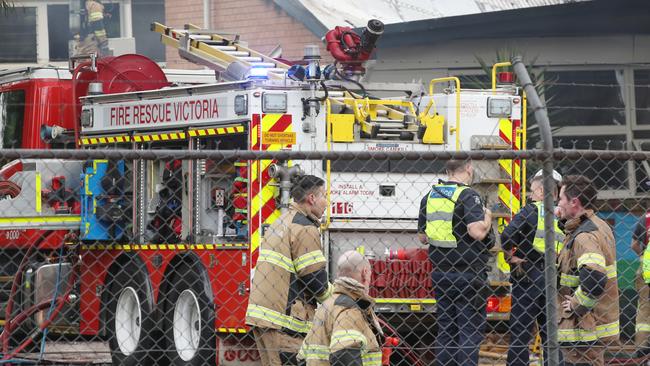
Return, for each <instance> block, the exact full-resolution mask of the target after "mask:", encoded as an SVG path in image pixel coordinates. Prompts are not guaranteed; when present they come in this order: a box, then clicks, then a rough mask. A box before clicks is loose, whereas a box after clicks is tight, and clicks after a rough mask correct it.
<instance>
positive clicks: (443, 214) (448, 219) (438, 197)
mask: <svg viewBox="0 0 650 366" xmlns="http://www.w3.org/2000/svg"><path fill="white" fill-rule="evenodd" d="M467 188H468V187H465V186H456V185H447V184H438V185H435V186H433V188H432V189H431V192H430V193H429V198H427V211H426V213H427V225H426V228H425V233H426V234H427V237H428V238H429V245H431V246H434V247H439V248H456V247H457V246H458V243H456V237H454V230H453V229H454V228H453V226H452V220H453V217H454V208H455V206H456V202H457V201H458V197H459V196H460V194H461V193H462V192H463V191H464V190H465V189H467Z"/></svg>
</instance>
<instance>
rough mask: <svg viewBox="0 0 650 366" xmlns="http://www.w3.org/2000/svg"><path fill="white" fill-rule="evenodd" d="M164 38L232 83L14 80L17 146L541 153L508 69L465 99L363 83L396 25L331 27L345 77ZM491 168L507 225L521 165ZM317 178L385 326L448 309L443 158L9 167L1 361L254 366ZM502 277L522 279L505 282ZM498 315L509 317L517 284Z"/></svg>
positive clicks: (40, 162)
mask: <svg viewBox="0 0 650 366" xmlns="http://www.w3.org/2000/svg"><path fill="white" fill-rule="evenodd" d="M153 29H154V30H155V31H157V32H159V33H160V34H161V37H162V40H163V41H164V42H165V43H166V44H168V45H170V46H173V47H176V48H178V49H179V52H180V54H181V55H182V56H183V57H185V58H187V59H189V60H192V61H195V62H197V63H201V64H203V65H207V66H209V67H211V68H214V69H215V70H217V71H218V72H217V74H216V77H217V79H215V80H214V82H213V83H186V84H184V85H179V83H172V82H170V78H168V76H167V75H166V73H165V72H164V71H163V70H161V69H160V68H159V67H158V66H157V65H156V64H155V63H153V62H152V61H150V60H148V59H146V58H144V57H142V56H137V55H125V56H118V57H110V58H102V59H95V58H91V59H88V60H76V61H75V62H74V65H73V66H74V67H71V70H72V71H65V70H57V69H53V68H34V69H23V70H14V71H7V72H3V73H0V128H1V129H2V144H3V145H2V147H3V148H50V147H58V148H79V149H87V150H114V149H119V151H121V152H124V151H128V150H131V151H146V150H164V151H165V152H169V151H170V150H171V151H210V150H253V151H280V150H289V151H353V152H357V151H358V152H363V151H403V152H430V151H456V150H486V149H492V150H494V149H520V148H522V144H523V141H524V140H525V134H524V133H523V131H525V113H524V111H523V106H524V105H525V100H524V99H523V97H522V95H521V92H520V90H519V88H517V87H516V86H515V85H514V84H513V83H512V80H511V78H510V77H509V74H507V73H503V74H502V76H501V78H500V79H499V78H496V77H495V79H494V87H493V88H492V89H487V90H471V89H461V85H460V81H459V79H458V78H454V77H449V78H443V79H434V80H431V82H430V84H429V85H428V89H424V88H423V86H422V85H420V84H417V83H416V84H414V83H403V84H399V83H390V84H388V83H372V82H366V81H364V80H363V72H364V69H363V62H364V61H366V60H367V59H368V58H369V57H370V54H371V52H372V49H373V48H374V42H375V41H376V38H377V37H378V36H379V35H380V34H381V31H382V25H381V23H379V22H376V21H374V22H371V23H369V25H368V28H366V30H365V31H364V32H363V34H362V35H356V33H354V32H352V30H350V29H344V28H337V29H335V30H333V31H332V32H331V33H329V34H328V36H327V37H326V40H327V42H328V50H329V51H330V52H331V53H332V55H333V56H334V57H335V59H336V60H337V61H338V62H337V64H335V65H332V66H327V67H321V65H320V64H319V62H320V57H319V54H318V47H315V46H308V47H307V48H306V55H305V60H304V62H303V63H297V64H294V65H289V64H287V63H285V62H283V61H278V60H275V59H272V58H269V57H267V56H265V55H262V54H260V53H257V52H255V51H253V50H250V49H248V48H246V47H243V46H242V45H241V44H239V43H238V40H237V39H236V38H235V39H233V38H227V37H223V36H220V35H216V34H211V33H207V32H203V31H201V30H198V29H196V28H192V27H189V28H187V29H182V30H178V29H172V28H169V27H166V26H163V25H161V24H157V23H156V24H154V25H153ZM501 66H506V65H500V64H498V65H495V74H496V70H497V68H498V67H501ZM213 75H214V74H213ZM497 79H499V80H497ZM439 85H442V86H443V88H441V89H443V90H441V91H440V92H436V86H439ZM380 93H381V94H382V95H394V97H390V98H378V97H376V96H375V95H379V94H380ZM476 171H477V173H478V174H477V176H478V177H477V179H478V180H477V182H476V186H477V187H478V189H479V190H480V191H481V192H482V194H483V195H484V196H485V197H486V198H487V199H488V202H489V203H490V205H491V206H492V207H497V209H496V210H493V211H496V213H495V216H498V217H501V218H503V219H507V218H509V217H511V215H512V214H513V213H514V212H516V211H517V210H518V208H519V206H520V205H521V199H522V193H523V192H522V189H523V188H522V187H523V186H524V182H523V180H522V177H524V176H525V172H524V167H523V165H522V162H520V161H517V160H501V161H498V162H494V161H493V162H489V161H485V162H477V163H476ZM300 173H307V174H315V175H318V176H322V177H323V178H325V179H326V181H327V184H328V197H327V198H328V200H329V202H330V203H331V205H330V206H331V207H330V210H328V212H327V214H326V218H325V219H324V222H323V226H322V228H323V249H324V251H325V253H326V255H327V256H328V258H329V259H330V264H331V263H336V261H337V258H338V256H339V255H340V254H341V253H343V252H344V251H346V250H349V249H357V250H360V251H362V252H364V253H365V254H366V255H367V256H369V257H370V258H371V259H372V260H373V270H374V279H373V284H372V289H371V291H372V294H373V295H374V296H375V297H377V303H378V306H377V311H378V312H379V313H380V314H381V315H382V317H383V318H384V319H386V320H387V323H391V322H392V323H397V324H404V319H405V317H409V318H411V319H413V317H421V318H422V319H425V318H426V316H428V315H431V314H433V313H434V312H435V298H434V296H433V294H434V289H432V288H431V284H430V281H428V278H429V277H428V272H429V271H430V268H429V267H428V266H429V265H428V261H427V260H426V256H422V255H421V254H422V249H419V244H418V243H417V237H416V234H415V231H416V222H417V209H418V204H419V200H420V198H421V197H422V195H424V194H425V193H426V192H427V191H428V189H429V186H430V184H431V183H432V182H435V181H436V179H437V178H438V177H440V176H441V173H442V169H441V166H440V164H439V162H438V163H436V162H423V161H414V160H407V159H405V160H403V161H354V160H352V161H343V160H341V161H331V162H330V161H327V162H323V161H309V160H305V161H293V162H292V161H275V160H236V161H230V160H223V161H212V160H205V159H184V160H183V159H175V158H174V156H173V154H169V155H168V158H167V159H163V160H142V159H126V158H124V159H96V160H88V161H78V160H63V159H19V160H16V161H12V162H10V163H8V164H7V165H5V166H4V167H3V168H2V169H0V176H1V179H2V181H1V182H0V193H1V194H2V195H3V197H4V198H5V199H3V200H0V211H1V212H2V213H3V214H2V216H1V217H0V247H1V248H2V251H0V253H1V254H0V255H2V256H3V263H7V264H6V265H4V266H3V267H2V269H3V271H4V273H3V274H2V276H0V281H2V283H3V284H4V285H6V286H3V287H2V288H3V292H1V293H0V295H1V296H2V298H1V299H0V300H1V301H3V302H4V303H5V305H6V306H5V310H6V311H5V314H4V332H3V336H2V337H1V339H2V343H3V348H4V352H3V353H4V354H5V356H6V357H11V356H12V355H15V354H16V353H17V352H20V351H22V350H23V349H24V348H25V347H27V346H28V345H29V343H30V342H33V341H34V340H37V339H38V337H36V336H34V335H40V334H42V333H41V332H42V330H43V329H45V328H47V329H48V331H50V332H66V333H77V334H82V335H89V336H93V335H100V336H102V337H105V338H106V339H107V340H108V342H109V345H110V350H111V355H112V358H113V361H114V362H115V363H119V364H141V363H156V362H160V359H161V358H163V357H164V358H165V359H166V360H169V361H170V362H171V363H173V364H201V365H203V364H215V363H216V364H256V363H257V362H258V356H257V354H256V353H255V352H254V347H252V343H250V342H249V341H250V337H248V336H247V330H248V328H247V327H246V325H245V324H244V315H245V312H246V306H247V299H248V291H249V281H250V277H251V275H252V273H253V272H254V267H255V262H256V259H257V255H258V251H259V248H260V244H261V241H262V236H263V234H264V230H265V228H266V227H268V225H269V224H270V223H271V222H273V220H275V219H276V218H277V217H278V216H279V215H280V213H281V210H282V209H283V208H285V207H287V205H288V203H289V194H288V192H289V189H290V184H291V177H292V176H293V175H295V174H300ZM496 267H497V266H496V265H495V268H496ZM330 272H331V275H332V276H334V275H335V274H336V273H335V269H334V268H333V266H332V265H330ZM491 281H492V284H493V285H494V287H495V288H501V289H504V288H507V286H508V284H507V282H505V281H503V278H502V277H500V275H499V273H498V272H497V271H496V270H495V271H494V272H493V274H492V277H491ZM497 294H498V295H497ZM52 298H54V301H52ZM52 304H54V305H52ZM488 310H489V312H490V317H491V318H492V319H495V320H504V319H507V313H508V311H509V308H508V299H507V290H505V291H498V292H496V293H495V295H494V296H492V297H491V298H490V299H489V301H488ZM420 324H425V323H420ZM400 328H402V327H400ZM34 330H40V331H41V332H35V331H34ZM410 330H411V331H412V330H413V328H411V329H410ZM26 334H30V335H31V338H30V337H24V335H26ZM247 340H248V341H247ZM247 342H248V343H247ZM242 345H248V346H249V347H248V348H246V347H243V348H242ZM247 349H248V351H247Z"/></svg>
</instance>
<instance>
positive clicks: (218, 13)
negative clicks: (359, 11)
mask: <svg viewBox="0 0 650 366" xmlns="http://www.w3.org/2000/svg"><path fill="white" fill-rule="evenodd" d="M165 15H166V17H167V18H166V19H167V25H168V26H172V27H182V26H183V24H185V23H190V22H192V23H194V24H196V25H199V26H203V1H202V0H184V1H178V0H167V1H166V4H165ZM212 29H217V30H219V31H222V32H230V33H237V34H239V35H240V39H241V40H242V41H245V42H248V47H249V48H251V49H254V50H256V51H259V52H261V53H265V54H267V53H268V52H270V51H271V50H272V49H273V48H274V47H275V46H276V45H278V44H279V45H281V46H282V50H283V52H282V57H283V58H285V59H288V60H297V59H301V58H302V55H303V49H304V46H305V45H306V44H318V45H319V46H320V48H321V55H325V53H326V52H327V51H326V50H325V47H324V45H323V44H322V42H321V41H320V39H318V37H316V36H315V35H314V34H313V33H311V32H310V31H309V30H308V29H307V28H306V27H305V26H304V25H303V24H302V23H300V22H299V21H297V20H295V19H294V18H292V17H290V16H289V15H288V14H287V13H286V12H285V11H284V10H282V9H281V8H280V7H278V6H276V5H275V4H274V3H273V1H272V0H213V1H212ZM166 57H167V67H170V68H190V67H192V66H193V65H192V64H191V63H189V62H187V61H184V60H182V59H181V58H180V57H179V56H178V52H177V51H176V50H174V49H172V48H170V47H167V51H166ZM325 59H326V60H329V59H330V58H329V57H328V58H325Z"/></svg>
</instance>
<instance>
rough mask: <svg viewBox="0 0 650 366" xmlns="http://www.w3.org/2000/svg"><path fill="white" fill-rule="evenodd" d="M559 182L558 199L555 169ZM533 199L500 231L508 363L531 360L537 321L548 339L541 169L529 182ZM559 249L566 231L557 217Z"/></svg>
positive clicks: (555, 197)
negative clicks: (506, 270)
mask: <svg viewBox="0 0 650 366" xmlns="http://www.w3.org/2000/svg"><path fill="white" fill-rule="evenodd" d="M553 179H554V180H555V182H556V186H555V189H554V191H553V198H554V200H555V201H557V195H558V186H559V184H560V182H561V181H562V176H561V175H560V173H558V172H556V171H555V170H554V171H553ZM530 198H531V201H532V203H530V204H528V205H526V206H524V207H523V208H522V209H521V210H520V211H519V212H518V213H517V214H516V215H515V216H514V217H513V218H512V220H511V221H510V224H509V225H508V226H507V227H506V228H505V229H504V230H503V233H502V234H501V245H502V246H503V249H505V252H506V258H508V262H509V263H510V266H511V272H510V278H511V283H512V309H511V311H510V347H509V349H508V360H507V364H508V365H511V366H512V365H526V366H528V365H529V363H530V360H529V359H530V354H529V352H528V345H529V344H530V342H531V340H532V338H533V331H534V329H535V322H537V325H538V328H539V331H540V334H541V337H542V342H543V344H547V343H546V339H547V337H546V313H545V310H544V309H545V306H546V296H545V291H546V289H545V286H544V247H545V245H544V236H545V235H544V203H543V202H542V201H543V199H544V185H543V177H542V171H541V170H540V171H539V172H537V174H535V176H534V177H533V178H532V179H531V182H530ZM554 228H555V238H556V249H557V251H559V249H560V248H561V244H562V241H563V240H564V234H563V233H562V231H561V230H560V228H559V227H558V225H557V220H556V221H555V225H554Z"/></svg>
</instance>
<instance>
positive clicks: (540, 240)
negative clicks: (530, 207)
mask: <svg viewBox="0 0 650 366" xmlns="http://www.w3.org/2000/svg"><path fill="white" fill-rule="evenodd" d="M534 205H535V206H537V230H536V231H535V239H533V248H534V249H535V250H536V251H538V252H540V253H544V248H545V247H546V244H545V243H544V238H545V236H546V235H545V232H546V231H545V230H544V203H543V202H541V201H539V202H535V203H534ZM553 229H554V231H555V252H556V253H559V252H560V250H561V249H562V245H563V244H562V242H563V241H564V233H563V232H562V230H560V227H559V226H558V225H557V219H553Z"/></svg>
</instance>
